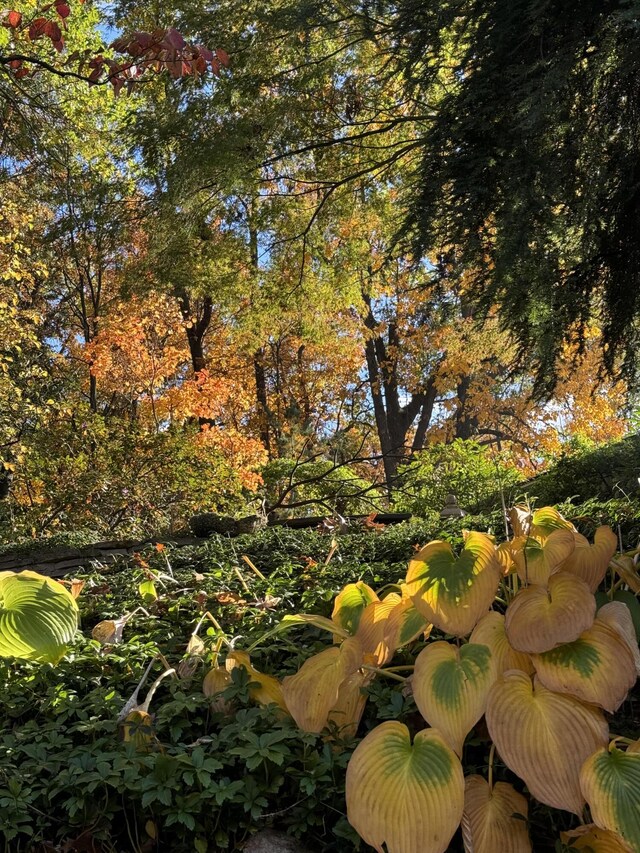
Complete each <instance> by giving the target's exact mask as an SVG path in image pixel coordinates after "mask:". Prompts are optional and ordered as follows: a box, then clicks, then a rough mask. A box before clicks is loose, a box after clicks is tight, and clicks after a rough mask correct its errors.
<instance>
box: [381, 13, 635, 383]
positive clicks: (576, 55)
mask: <svg viewBox="0 0 640 853" xmlns="http://www.w3.org/2000/svg"><path fill="white" fill-rule="evenodd" d="M638 14H639V8H638V4H637V3H636V2H633V0H622V2H621V0H611V2H580V3H576V2H572V0H565V1H564V2H545V0H542V2H540V0H515V2H512V0H489V2H485V0H465V2H462V3H460V2H447V0H443V2H439V3H424V2H421V0H403V2H401V3H400V4H399V5H398V8H397V11H396V14H395V15H394V16H393V26H394V28H395V31H396V33H397V36H398V44H399V47H398V53H399V54H400V57H399V58H400V61H401V63H402V65H403V68H404V73H405V75H406V79H407V85H408V86H409V89H410V91H412V92H417V93H422V95H423V96H426V93H429V92H431V93H432V94H433V97H434V100H435V101H436V103H435V109H434V115H433V120H432V121H431V122H429V123H427V124H425V125H423V126H422V128H421V136H420V142H421V146H420V164H419V167H418V168H417V169H416V171H415V173H414V175H413V180H412V182H411V184H410V186H409V187H408V189H407V196H406V197H407V200H408V219H407V222H406V224H405V227H406V231H407V232H408V233H409V234H410V235H411V238H412V239H413V243H414V246H415V247H416V248H417V250H418V251H419V252H421V253H424V252H429V251H434V250H435V251H441V252H442V253H443V254H445V255H446V256H447V257H452V256H455V259H456V262H457V263H462V264H464V265H467V266H469V267H472V268H473V269H474V270H475V271H476V273H475V280H474V286H473V291H472V295H473V298H474V301H476V302H477V304H478V305H479V306H481V307H484V308H485V309H486V308H487V307H488V306H493V305H495V304H498V305H499V306H500V308H501V319H502V322H503V325H505V326H506V327H507V328H509V329H510V330H512V331H513V332H515V335H516V337H517V340H518V343H519V347H520V353H521V356H522V357H523V358H525V359H527V360H528V361H529V362H531V361H532V360H533V361H535V363H536V367H537V372H538V378H539V381H540V384H541V385H545V384H547V385H548V384H549V381H550V380H552V379H553V378H554V376H555V363H556V357H557V355H558V353H559V352H560V351H561V347H562V345H563V343H565V342H567V341H576V342H577V344H578V350H581V349H582V347H583V346H584V344H585V338H586V332H587V329H588V327H589V324H590V323H591V321H592V319H593V318H594V317H596V318H597V321H598V324H599V328H600V331H601V333H602V342H601V343H602V348H603V354H604V365H605V367H606V369H607V370H609V371H610V372H611V373H616V372H617V371H620V370H622V372H624V373H625V374H626V375H627V377H632V376H633V375H634V374H635V370H636V367H637V351H638V315H639V311H640V286H639V282H638V270H639V269H640V264H639V256H638V251H639V249H638V246H639V244H638V227H639V224H640V189H639V183H638V157H637V151H638V135H639V132H640V124H639V119H638V110H637V101H638V95H637V93H638V85H639V81H640V77H639V74H640V70H639V66H638V61H637V53H638V27H637V20H638ZM443 75H446V77H447V86H446V88H444V89H443V88H442V86H441V83H442V78H443Z"/></svg>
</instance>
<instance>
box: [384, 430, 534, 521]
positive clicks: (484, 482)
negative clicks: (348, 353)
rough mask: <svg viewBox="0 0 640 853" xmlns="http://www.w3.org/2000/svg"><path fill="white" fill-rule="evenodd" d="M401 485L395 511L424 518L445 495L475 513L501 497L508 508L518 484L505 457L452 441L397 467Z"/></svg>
mask: <svg viewBox="0 0 640 853" xmlns="http://www.w3.org/2000/svg"><path fill="white" fill-rule="evenodd" d="M400 476H401V482H402V486H401V489H400V490H399V494H398V496H397V497H396V499H395V505H396V506H397V508H398V509H401V510H409V511H410V512H412V513H414V514H415V515H420V516H425V515H428V514H429V513H437V512H439V511H440V510H441V509H442V508H443V506H444V505H445V501H446V498H447V495H448V494H450V493H453V494H454V495H455V496H456V498H457V501H458V505H459V506H460V507H462V509H465V510H467V511H472V512H478V511H481V510H482V509H486V508H487V507H488V506H493V505H495V504H496V503H497V502H499V500H500V497H499V495H500V491H501V490H502V493H503V495H504V500H505V505H506V506H510V505H511V504H512V503H513V502H514V500H513V499H514V497H515V496H516V495H517V494H518V491H519V489H518V488H517V484H518V483H520V482H521V481H522V476H521V475H520V474H519V472H518V471H517V469H516V468H514V467H513V465H510V464H509V460H508V458H507V457H506V456H503V455H501V454H499V453H496V452H495V451H494V450H492V449H491V448H489V447H487V446H486V445H481V444H478V442H476V441H464V440H462V439H456V440H455V441H453V442H451V443H450V444H435V445H432V446H431V447H428V448H426V449H425V450H421V451H420V452H419V453H416V454H415V458H414V459H413V460H412V461H411V462H410V463H408V464H407V465H405V466H404V467H403V468H401V471H400Z"/></svg>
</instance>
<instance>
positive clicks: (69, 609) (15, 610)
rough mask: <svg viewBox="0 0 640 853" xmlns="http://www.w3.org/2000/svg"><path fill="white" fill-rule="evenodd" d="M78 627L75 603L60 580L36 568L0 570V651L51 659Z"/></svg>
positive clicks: (60, 652) (61, 651)
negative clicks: (46, 575) (49, 576)
mask: <svg viewBox="0 0 640 853" xmlns="http://www.w3.org/2000/svg"><path fill="white" fill-rule="evenodd" d="M77 627H78V606H77V604H76V602H75V599H74V598H73V596H72V595H71V594H70V593H69V592H68V590H67V589H65V587H64V586H62V584H60V583H58V582H57V581H54V580H52V579H51V578H45V577H43V576H42V575H39V574H37V573H36V572H30V571H24V572H20V573H19V574H15V573H14V572H2V573H0V655H2V656H3V657H16V658H22V659H23V660H35V661H49V662H52V663H55V662H56V661H58V660H60V658H61V657H62V656H63V654H64V653H65V650H66V648H67V645H68V644H69V643H70V642H71V640H72V639H73V635H74V634H75V632H76V629H77Z"/></svg>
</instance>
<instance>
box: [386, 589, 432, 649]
mask: <svg viewBox="0 0 640 853" xmlns="http://www.w3.org/2000/svg"><path fill="white" fill-rule="evenodd" d="M385 601H386V599H385ZM430 628H431V625H430V623H429V622H427V620H426V619H425V618H424V616H423V615H422V613H420V611H419V610H417V609H416V606H415V604H414V603H413V601H412V600H411V599H410V598H403V599H402V600H401V601H400V602H399V603H398V604H396V606H395V607H394V608H393V610H392V611H391V613H390V614H389V618H388V619H387V623H386V627H385V632H384V640H385V643H386V644H387V645H388V646H389V648H392V649H399V648H400V647H401V646H406V645H408V644H409V643H412V642H413V641H414V640H417V639H418V637H419V636H420V635H421V634H425V633H428V632H429V631H430Z"/></svg>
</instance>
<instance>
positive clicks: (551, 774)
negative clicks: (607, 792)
mask: <svg viewBox="0 0 640 853" xmlns="http://www.w3.org/2000/svg"><path fill="white" fill-rule="evenodd" d="M486 720H487V726H488V728H489V734H490V735H491V738H492V740H493V742H494V743H495V745H496V747H497V749H498V752H499V753H500V757H501V758H502V760H503V761H504V763H505V764H506V765H507V767H509V769H510V770H513V772H514V773H516V774H517V775H518V776H520V778H521V779H523V780H524V782H525V784H526V785H527V787H528V788H529V790H530V791H531V794H532V795H533V796H534V797H535V798H536V799H538V800H540V802H542V803H546V804H547V805H548V806H553V807H554V808H557V809H566V810H567V811H570V812H573V813H574V814H576V815H580V814H581V813H582V807H583V805H584V799H583V796H582V793H581V791H580V780H579V775H580V768H581V767H582V764H583V762H584V761H585V760H586V759H587V758H588V757H589V756H590V755H591V754H592V753H593V752H594V751H595V750H596V749H598V748H599V747H602V746H605V745H606V744H607V743H608V736H609V727H608V726H607V722H606V720H605V718H604V715H603V713H602V711H600V710H598V709H597V708H594V707H592V706H589V705H583V704H582V703H581V702H580V701H579V700H578V699H575V698H574V697H573V696H569V695H567V694H565V693H553V692H552V691H551V690H547V688H546V687H544V685H542V684H540V682H539V681H537V680H536V682H535V684H533V683H532V681H531V678H530V677H529V676H528V675H526V674H525V673H524V672H518V671H516V670H511V672H505V674H504V675H503V676H502V677H501V678H499V679H498V681H496V683H495V684H494V685H493V687H492V688H491V690H490V691H489V697H488V699H487V710H486Z"/></svg>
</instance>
